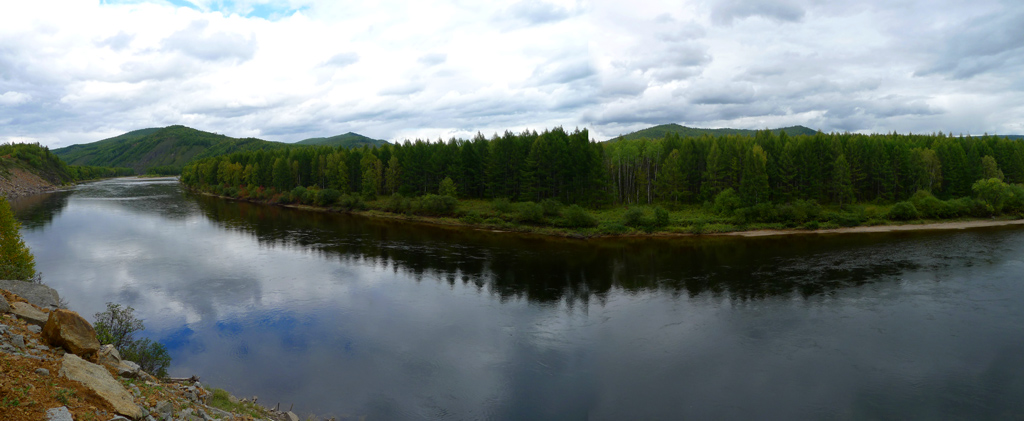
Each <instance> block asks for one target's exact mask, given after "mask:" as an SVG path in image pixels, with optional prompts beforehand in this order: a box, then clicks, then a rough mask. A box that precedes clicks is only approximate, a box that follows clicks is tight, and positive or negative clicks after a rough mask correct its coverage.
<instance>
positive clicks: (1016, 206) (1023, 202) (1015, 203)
mask: <svg viewBox="0 0 1024 421" xmlns="http://www.w3.org/2000/svg"><path fill="white" fill-rule="evenodd" d="M1007 189H1008V190H1009V191H1010V197H1009V198H1008V199H1006V203H1003V212H1006V213H1021V212H1024V186H1021V185H1020V184H1012V185H1010V186H1009V187H1008V188H1007Z"/></svg>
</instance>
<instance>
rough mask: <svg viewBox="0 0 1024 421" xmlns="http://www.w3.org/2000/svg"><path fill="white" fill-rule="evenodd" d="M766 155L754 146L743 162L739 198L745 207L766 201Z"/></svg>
mask: <svg viewBox="0 0 1024 421" xmlns="http://www.w3.org/2000/svg"><path fill="white" fill-rule="evenodd" d="M767 165H768V154H766V153H765V152H764V149H761V147H760V146H758V145H754V147H753V148H751V149H750V152H748V153H747V157H746V159H744V160H743V176H742V179H741V181H740V198H741V199H742V200H743V204H744V205H746V206H753V205H756V204H759V203H764V202H767V201H768V194H769V193H770V191H769V190H768V172H767V170H766V166H767Z"/></svg>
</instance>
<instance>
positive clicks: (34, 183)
mask: <svg viewBox="0 0 1024 421" xmlns="http://www.w3.org/2000/svg"><path fill="white" fill-rule="evenodd" d="M59 187H60V186H57V185H55V184H53V183H51V182H49V181H46V180H44V179H43V178H42V177H39V176H38V175H35V174H32V173H30V172H28V171H25V170H23V169H21V168H11V169H9V170H8V171H7V173H6V174H3V173H0V196H4V197H6V198H8V199H13V198H16V197H22V196H31V195H33V194H39V193H45V192H48V191H53V190H56V189H57V188H59Z"/></svg>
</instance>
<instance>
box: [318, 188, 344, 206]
mask: <svg viewBox="0 0 1024 421" xmlns="http://www.w3.org/2000/svg"><path fill="white" fill-rule="evenodd" d="M339 197H341V192H339V191H337V190H334V189H323V190H320V192H319V193H317V195H316V205H317V206H331V205H333V204H334V202H337V201H338V198H339Z"/></svg>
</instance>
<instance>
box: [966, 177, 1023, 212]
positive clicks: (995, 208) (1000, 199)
mask: <svg viewBox="0 0 1024 421" xmlns="http://www.w3.org/2000/svg"><path fill="white" fill-rule="evenodd" d="M971 190H973V191H974V194H975V196H976V197H977V198H978V200H981V201H982V202H983V203H985V206H986V207H987V208H988V211H989V213H999V212H1001V211H1002V210H1003V203H1005V202H1006V200H1007V199H1009V198H1011V197H1012V196H1013V193H1012V192H1011V191H1010V189H1009V186H1007V185H1006V183H1004V182H1002V181H1001V180H999V179H998V178H989V179H982V180H978V181H976V182H975V183H974V185H973V186H971Z"/></svg>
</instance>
